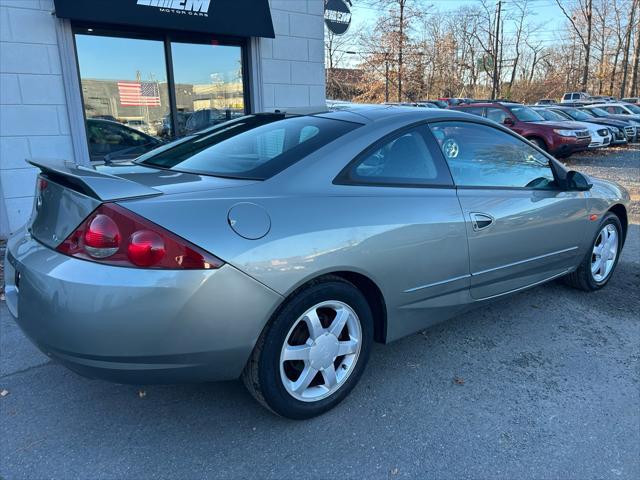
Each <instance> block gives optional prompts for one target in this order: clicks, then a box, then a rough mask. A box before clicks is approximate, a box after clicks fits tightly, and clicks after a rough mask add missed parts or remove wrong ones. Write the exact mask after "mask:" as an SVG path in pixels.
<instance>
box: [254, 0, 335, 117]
mask: <svg viewBox="0 0 640 480" xmlns="http://www.w3.org/2000/svg"><path fill="white" fill-rule="evenodd" d="M270 5H271V16H272V18H273V28H274V30H275V34H276V38H275V39H270V38H263V39H260V41H259V51H260V57H261V69H262V82H263V85H262V103H263V104H262V109H264V110H273V109H274V108H284V109H286V108H291V107H308V106H312V107H316V106H322V105H324V103H325V75H324V1H323V0H271V1H270Z"/></svg>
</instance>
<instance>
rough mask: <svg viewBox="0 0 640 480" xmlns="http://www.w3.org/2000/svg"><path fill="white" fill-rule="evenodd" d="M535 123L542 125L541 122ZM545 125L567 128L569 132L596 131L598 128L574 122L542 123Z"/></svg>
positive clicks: (550, 121)
mask: <svg viewBox="0 0 640 480" xmlns="http://www.w3.org/2000/svg"><path fill="white" fill-rule="evenodd" d="M536 123H543V122H536ZM544 123H545V124H546V125H550V124H553V125H557V127H556V126H554V127H553V128H568V129H571V130H597V128H598V127H596V126H594V125H589V124H588V123H584V122H574V121H572V120H567V121H566V122H558V121H555V120H547V121H546V122H544Z"/></svg>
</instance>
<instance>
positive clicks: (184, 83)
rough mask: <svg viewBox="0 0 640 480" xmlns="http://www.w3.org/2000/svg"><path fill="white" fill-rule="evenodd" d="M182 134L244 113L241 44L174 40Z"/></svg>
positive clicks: (175, 70)
mask: <svg viewBox="0 0 640 480" xmlns="http://www.w3.org/2000/svg"><path fill="white" fill-rule="evenodd" d="M171 56H172V57H173V69H174V79H175V92H176V95H175V96H176V104H177V107H178V118H179V121H178V127H177V128H178V135H179V136H181V135H188V134H191V133H193V132H196V131H198V130H202V129H203V128H206V127H210V126H211V125H215V124H216V123H220V122H222V121H225V120H230V119H232V118H236V117H238V116H240V115H243V114H244V88H243V83H242V51H241V49H240V47H236V46H226V45H206V44H199V45H198V44H192V43H177V42H173V43H172V44H171Z"/></svg>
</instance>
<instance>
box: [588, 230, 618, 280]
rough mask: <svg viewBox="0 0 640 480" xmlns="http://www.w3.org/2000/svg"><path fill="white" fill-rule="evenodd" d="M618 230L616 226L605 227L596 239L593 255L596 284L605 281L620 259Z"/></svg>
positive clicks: (592, 264)
mask: <svg viewBox="0 0 640 480" xmlns="http://www.w3.org/2000/svg"><path fill="white" fill-rule="evenodd" d="M618 243H619V242H618V230H617V229H616V227H615V226H614V225H611V224H608V225H605V226H604V227H603V228H602V230H600V233H599V234H598V237H597V238H596V241H595V244H594V246H593V251H592V253H591V275H593V279H594V280H595V281H596V282H603V281H605V280H606V279H607V278H608V277H609V275H610V274H611V271H612V270H613V266H614V265H615V263H616V258H617V257H618V248H619V245H618Z"/></svg>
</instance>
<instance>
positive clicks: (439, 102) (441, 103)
mask: <svg viewBox="0 0 640 480" xmlns="http://www.w3.org/2000/svg"><path fill="white" fill-rule="evenodd" d="M422 101H423V102H428V103H433V104H434V105H437V106H438V107H440V108H448V107H449V104H448V103H447V102H445V101H444V100H422Z"/></svg>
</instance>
